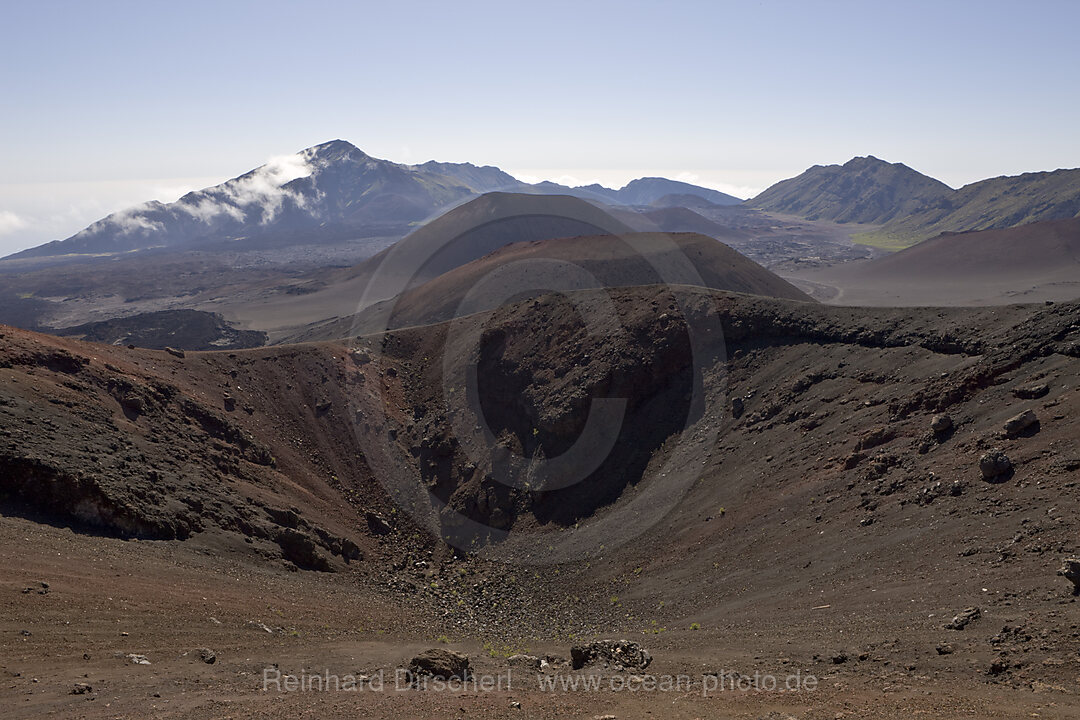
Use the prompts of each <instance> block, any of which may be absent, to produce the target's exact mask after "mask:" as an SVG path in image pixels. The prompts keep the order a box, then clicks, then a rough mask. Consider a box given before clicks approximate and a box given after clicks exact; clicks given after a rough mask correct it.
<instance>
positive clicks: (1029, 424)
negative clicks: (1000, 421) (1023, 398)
mask: <svg viewBox="0 0 1080 720" xmlns="http://www.w3.org/2000/svg"><path fill="white" fill-rule="evenodd" d="M1038 424H1039V418H1037V417H1036V416H1035V413H1034V412H1032V411H1031V410H1025V411H1024V412H1022V413H1020V414H1019V415H1014V416H1013V417H1011V418H1009V419H1008V420H1006V421H1005V426H1004V427H1003V428H1002V429H1003V430H1005V434H1006V435H1007V436H1009V437H1011V438H1014V437H1018V436H1020V435H1023V434H1024V433H1025V432H1027V431H1028V430H1030V429H1031V428H1034V427H1035V426H1036V425H1038Z"/></svg>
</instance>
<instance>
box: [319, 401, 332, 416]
mask: <svg viewBox="0 0 1080 720" xmlns="http://www.w3.org/2000/svg"><path fill="white" fill-rule="evenodd" d="M332 407H334V403H333V401H332V400H320V401H319V402H317V403H315V412H316V413H318V414H319V415H325V414H326V413H328V412H330V408H332Z"/></svg>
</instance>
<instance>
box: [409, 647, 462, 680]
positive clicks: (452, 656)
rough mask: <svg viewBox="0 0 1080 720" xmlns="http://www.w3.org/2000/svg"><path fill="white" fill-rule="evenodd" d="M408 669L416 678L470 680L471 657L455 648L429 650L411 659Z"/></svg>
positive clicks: (411, 675)
mask: <svg viewBox="0 0 1080 720" xmlns="http://www.w3.org/2000/svg"><path fill="white" fill-rule="evenodd" d="M408 671H409V677H410V678H413V679H414V680H415V679H416V678H420V677H433V678H438V679H440V680H450V679H451V678H458V679H460V680H468V678H469V672H470V671H469V657H468V656H467V655H462V654H461V653H458V652H454V651H453V650H439V649H432V650H427V651H425V652H422V653H420V654H419V655H417V656H416V657H414V658H413V659H412V660H410V661H409V667H408Z"/></svg>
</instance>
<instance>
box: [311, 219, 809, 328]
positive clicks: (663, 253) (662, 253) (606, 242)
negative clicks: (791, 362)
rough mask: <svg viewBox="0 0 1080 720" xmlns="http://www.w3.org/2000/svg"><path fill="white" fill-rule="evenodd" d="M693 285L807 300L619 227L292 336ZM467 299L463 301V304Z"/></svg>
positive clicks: (716, 254) (765, 276) (776, 283)
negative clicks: (578, 292) (565, 296)
mask: <svg viewBox="0 0 1080 720" xmlns="http://www.w3.org/2000/svg"><path fill="white" fill-rule="evenodd" d="M658 282H666V283H668V284H686V285H698V286H701V287H707V288H712V289H715V290H729V291H732V292H739V293H747V294H751V295H762V296H766V297H778V298H786V299H789V300H803V301H810V300H811V299H810V297H809V296H808V295H806V294H805V293H803V291H801V290H799V289H798V288H796V287H795V286H794V285H792V284H791V283H789V282H787V281H786V280H783V279H781V278H780V277H778V276H777V275H774V274H773V273H771V272H769V271H768V270H766V269H765V268H763V267H761V266H760V265H758V264H757V263H755V262H753V261H752V260H749V259H748V258H746V257H745V256H743V255H741V254H739V253H738V252H736V251H734V250H732V249H731V248H729V247H728V246H727V245H724V244H723V243H720V242H717V241H716V240H714V239H713V238H711V237H706V236H704V235H699V234H697V233H623V234H621V235H618V236H615V235H593V236H584V237H569V238H554V239H550V240H537V241H532V242H522V243H514V244H512V245H506V246H504V247H502V248H500V249H499V250H496V251H495V252H492V253H490V254H488V255H485V256H484V257H482V258H479V259H477V260H473V261H472V262H470V263H467V264H465V265H462V266H460V267H458V268H455V269H454V270H451V271H449V272H446V273H443V274H442V275H439V276H438V277H436V278H434V279H432V280H430V281H428V282H426V283H424V284H422V285H420V286H419V287H415V288H413V289H410V290H408V291H406V292H404V293H403V294H402V295H400V296H399V297H396V298H394V299H392V300H388V301H386V302H384V303H381V304H379V305H376V306H374V307H372V308H370V309H368V310H366V311H364V312H361V313H360V314H359V315H357V316H355V317H349V318H343V319H339V320H335V321H333V322H330V323H324V324H316V325H314V326H313V327H311V328H307V329H305V330H304V331H302V332H300V333H297V334H296V335H294V336H292V337H291V338H290V339H292V340H302V341H307V340H323V339H333V338H340V337H347V336H349V335H352V334H357V333H370V332H376V331H380V330H385V329H387V328H398V327H407V326H410V325H428V324H431V323H436V322H441V321H444V320H449V319H451V318H453V317H456V316H458V315H461V314H468V313H470V312H477V311H480V310H491V309H493V308H496V307H498V306H499V305H500V304H502V303H503V302H506V301H509V300H511V299H518V300H521V299H524V298H526V297H535V296H537V295H540V294H543V293H545V292H550V291H552V290H555V289H562V290H569V289H574V288H579V289H584V288H595V287H607V288H614V287H629V286H633V285H652V284H655V283H658ZM466 298H468V303H467V304H463V303H465V301H466Z"/></svg>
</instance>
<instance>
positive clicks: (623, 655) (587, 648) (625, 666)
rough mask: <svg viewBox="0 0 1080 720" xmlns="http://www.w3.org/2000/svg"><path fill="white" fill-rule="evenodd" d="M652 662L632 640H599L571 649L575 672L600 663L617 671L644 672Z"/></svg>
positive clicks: (646, 652)
mask: <svg viewBox="0 0 1080 720" xmlns="http://www.w3.org/2000/svg"><path fill="white" fill-rule="evenodd" d="M651 662H652V655H650V654H649V653H648V651H647V650H645V649H644V648H642V647H641V645H639V644H638V643H636V642H631V641H630V640H597V641H596V642H592V643H588V644H587V645H575V646H574V647H572V648H570V667H572V668H573V669H574V670H580V669H581V668H583V667H588V666H589V665H596V664H598V663H603V664H604V665H605V666H606V667H613V668H614V669H616V670H644V669H645V668H647V667H648V666H649V663H651Z"/></svg>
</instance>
